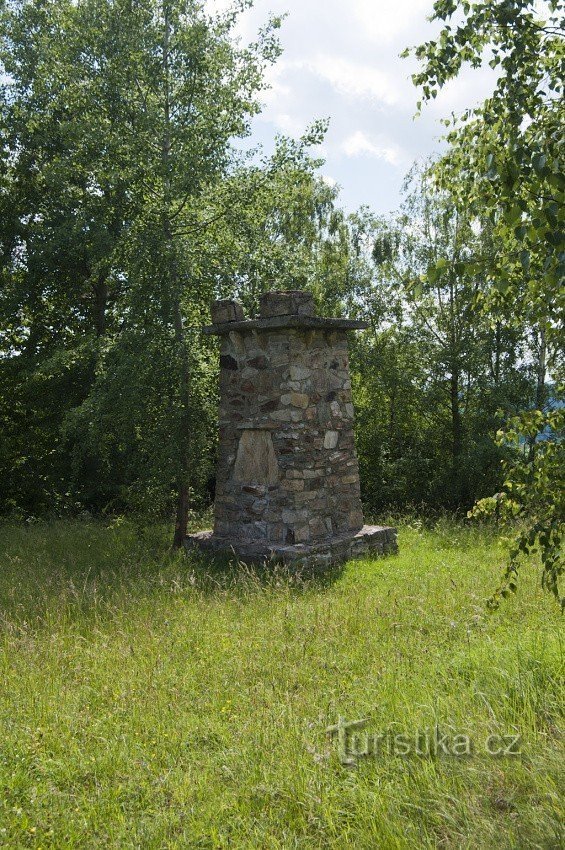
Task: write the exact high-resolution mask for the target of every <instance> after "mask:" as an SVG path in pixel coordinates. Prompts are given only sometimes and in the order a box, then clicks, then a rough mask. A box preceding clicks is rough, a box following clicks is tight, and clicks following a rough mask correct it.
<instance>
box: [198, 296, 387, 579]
mask: <svg viewBox="0 0 565 850" xmlns="http://www.w3.org/2000/svg"><path fill="white" fill-rule="evenodd" d="M212 321H213V323H214V324H213V325H212V326H210V327H208V328H206V329H205V332H206V333H211V334H218V335H219V336H220V337H221V353H220V411H219V419H220V423H219V424H220V443H219V460H218V468H217V476H216V501H215V523H214V531H213V532H211V531H205V532H200V533H199V534H193V535H190V536H189V537H188V538H187V547H188V548H189V549H190V548H192V547H195V546H196V547H199V548H202V549H205V550H211V551H220V552H221V551H225V552H232V553H235V555H237V556H238V557H240V558H242V559H243V560H253V561H257V560H260V561H261V560H266V559H276V560H279V561H283V562H284V563H287V564H295V563H302V564H307V565H313V566H327V565H330V564H332V563H336V562H339V561H343V560H345V559H347V558H350V557H355V556H359V555H363V554H365V553H367V552H369V551H373V552H377V553H387V552H394V551H396V549H397V545H396V530H395V529H393V528H385V527H381V526H368V525H364V523H363V510H362V506H361V496H360V486H359V468H358V463H357V456H356V453H355V444H354V435H353V421H354V409H353V403H352V397H351V380H350V374H349V360H348V351H347V333H348V331H353V330H357V329H361V328H364V327H366V325H365V324H364V323H363V322H359V321H352V320H348V319H326V318H320V317H317V316H315V315H314V302H313V298H312V295H311V294H310V293H307V292H268V293H266V294H264V295H263V296H262V298H261V302H260V316H259V318H258V319H254V320H245V318H244V315H243V309H242V307H241V305H240V304H239V303H238V302H236V301H216V302H215V303H214V304H213V306H212Z"/></svg>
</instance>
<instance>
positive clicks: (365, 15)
mask: <svg viewBox="0 0 565 850" xmlns="http://www.w3.org/2000/svg"><path fill="white" fill-rule="evenodd" d="M348 9H351V11H352V12H353V16H354V17H355V18H356V19H357V21H358V23H359V24H360V26H361V28H362V31H363V34H364V35H365V37H367V38H370V39H371V40H372V41H374V42H377V43H383V44H386V43H388V42H391V41H392V40H393V39H397V38H398V37H399V36H401V35H402V34H403V33H406V34H408V33H409V32H410V31H411V30H413V29H414V28H415V27H418V26H420V27H421V26H422V25H423V24H424V23H425V20H426V17H427V16H428V15H429V14H430V13H431V11H432V3H431V0H350V2H349V4H348Z"/></svg>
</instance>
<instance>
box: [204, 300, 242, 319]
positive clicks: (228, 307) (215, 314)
mask: <svg viewBox="0 0 565 850" xmlns="http://www.w3.org/2000/svg"><path fill="white" fill-rule="evenodd" d="M211 313H212V321H213V322H214V324H215V325H222V324H224V323H225V322H242V321H243V320H244V318H245V316H244V313H243V307H242V306H241V304H240V303H239V301H233V300H232V299H229V298H226V299H222V300H221V301H214V303H213V304H212V307H211Z"/></svg>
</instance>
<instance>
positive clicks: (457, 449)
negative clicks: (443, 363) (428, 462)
mask: <svg viewBox="0 0 565 850" xmlns="http://www.w3.org/2000/svg"><path fill="white" fill-rule="evenodd" d="M459 382H460V379H459V368H458V366H457V364H453V365H452V367H451V376H450V381H449V400H450V407H451V479H452V489H453V492H452V498H453V504H454V507H456V508H458V507H460V502H461V498H462V493H461V487H460V482H461V470H460V459H461V455H462V453H463V423H462V418H461V407H460V403H459Z"/></svg>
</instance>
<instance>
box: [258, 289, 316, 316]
mask: <svg viewBox="0 0 565 850" xmlns="http://www.w3.org/2000/svg"><path fill="white" fill-rule="evenodd" d="M259 314H260V316H261V318H263V319H268V318H271V317H273V316H293V315H299V316H313V315H314V297H313V295H312V293H311V292H302V291H299V290H294V291H293V290H290V291H288V290H287V291H278V292H265V293H264V294H263V295H261V297H260V299H259Z"/></svg>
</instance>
